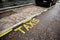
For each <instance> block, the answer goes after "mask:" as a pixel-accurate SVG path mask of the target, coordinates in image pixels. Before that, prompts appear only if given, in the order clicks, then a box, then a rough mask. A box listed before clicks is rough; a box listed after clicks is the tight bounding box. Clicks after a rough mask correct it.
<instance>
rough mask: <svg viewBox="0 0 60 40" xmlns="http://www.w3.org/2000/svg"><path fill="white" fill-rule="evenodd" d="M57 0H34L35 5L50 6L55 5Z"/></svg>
mask: <svg viewBox="0 0 60 40" xmlns="http://www.w3.org/2000/svg"><path fill="white" fill-rule="evenodd" d="M56 2H57V0H35V3H36V5H40V6H45V7H50V6H52V5H55V4H56Z"/></svg>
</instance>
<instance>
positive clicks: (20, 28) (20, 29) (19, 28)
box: [14, 26, 25, 34]
mask: <svg viewBox="0 0 60 40" xmlns="http://www.w3.org/2000/svg"><path fill="white" fill-rule="evenodd" d="M18 30H19V31H20V32H22V33H23V34H25V31H23V30H22V26H20V27H18V28H16V29H15V30H14V31H18Z"/></svg>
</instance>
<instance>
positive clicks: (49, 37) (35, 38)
mask: <svg viewBox="0 0 60 40" xmlns="http://www.w3.org/2000/svg"><path fill="white" fill-rule="evenodd" d="M35 18H37V19H39V20H40V22H39V23H38V24H37V25H36V26H35V27H34V28H32V29H30V31H28V32H26V34H25V35H22V34H21V33H20V32H19V31H17V32H11V33H9V34H8V35H6V36H4V37H3V38H1V40H60V4H57V5H56V6H55V7H54V8H52V9H50V10H49V11H47V12H45V13H42V14H41V15H39V16H37V17H35Z"/></svg>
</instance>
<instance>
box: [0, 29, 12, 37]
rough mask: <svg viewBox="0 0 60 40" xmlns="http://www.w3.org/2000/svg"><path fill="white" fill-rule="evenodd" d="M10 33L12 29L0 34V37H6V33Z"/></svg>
mask: <svg viewBox="0 0 60 40" xmlns="http://www.w3.org/2000/svg"><path fill="white" fill-rule="evenodd" d="M11 31H12V29H9V30H8V31H6V32H4V33H2V34H0V37H2V36H4V35H6V34H7V33H9V32H11Z"/></svg>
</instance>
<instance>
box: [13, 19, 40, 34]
mask: <svg viewBox="0 0 60 40" xmlns="http://www.w3.org/2000/svg"><path fill="white" fill-rule="evenodd" d="M38 22H39V19H37V18H32V19H31V20H29V21H26V22H25V23H23V25H22V26H19V27H18V28H16V29H14V31H15V32H16V31H20V32H21V33H23V34H25V33H26V32H25V31H24V30H23V29H22V28H23V27H24V28H25V29H26V30H27V31H29V29H31V28H33V27H34V25H36V24H37V23H38Z"/></svg>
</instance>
